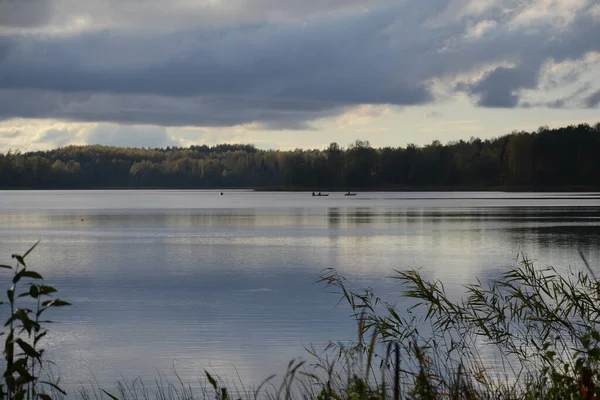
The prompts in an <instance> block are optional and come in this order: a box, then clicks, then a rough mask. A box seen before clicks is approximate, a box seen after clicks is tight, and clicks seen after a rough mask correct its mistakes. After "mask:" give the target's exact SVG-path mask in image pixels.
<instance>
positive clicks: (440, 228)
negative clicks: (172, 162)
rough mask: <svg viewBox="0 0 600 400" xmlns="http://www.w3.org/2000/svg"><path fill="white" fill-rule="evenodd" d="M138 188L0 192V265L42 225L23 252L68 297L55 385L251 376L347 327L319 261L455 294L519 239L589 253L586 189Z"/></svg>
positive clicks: (595, 213) (520, 247)
mask: <svg viewBox="0 0 600 400" xmlns="http://www.w3.org/2000/svg"><path fill="white" fill-rule="evenodd" d="M139 195H140V194H139V193H133V194H132V193H130V192H124V193H121V194H119V192H116V193H115V192H109V193H102V194H101V195H95V196H92V195H90V194H88V193H79V192H78V193H76V194H75V196H74V197H69V196H68V195H67V194H65V193H64V192H56V193H54V194H53V193H46V192H44V193H43V194H39V193H35V192H34V193H32V194H27V193H20V194H18V195H15V194H12V193H11V194H10V196H9V197H10V199H8V200H7V198H6V197H0V263H3V264H4V263H10V262H12V260H11V259H10V254H12V253H14V252H20V251H24V250H26V249H27V248H28V247H29V246H30V244H31V243H33V242H34V241H35V240H37V239H42V244H41V245H40V246H39V247H38V248H37V249H36V250H35V252H34V253H32V254H31V255H30V257H28V258H29V259H30V261H31V264H32V265H34V266H35V268H36V269H39V270H41V271H42V272H43V273H44V274H45V275H46V277H47V279H48V280H49V282H50V283H51V284H55V285H56V286H58V287H59V288H60V289H61V292H62V293H61V297H65V298H68V299H69V300H72V302H73V303H74V306H73V307H71V308H70V309H68V310H64V312H62V313H61V314H60V315H59V316H58V315H57V316H56V318H55V319H57V320H60V321H62V324H60V325H57V326H56V327H54V329H55V332H56V333H57V335H52V342H50V350H51V352H52V354H53V356H56V357H57V361H58V363H59V365H60V366H61V369H62V370H61V372H62V373H63V376H65V379H66V383H67V384H74V383H76V382H77V381H85V380H87V379H88V378H89V373H88V370H87V367H89V368H90V369H91V370H92V371H93V372H94V374H95V375H96V378H98V380H99V381H100V382H101V383H103V384H106V385H110V384H112V383H113V382H114V380H116V379H117V378H118V377H119V373H122V374H123V375H125V376H131V377H136V376H142V377H145V378H147V379H148V380H150V381H152V379H153V378H154V377H155V375H156V370H155V368H158V369H160V370H161V371H162V372H167V371H169V370H170V368H171V366H172V363H173V361H174V360H177V361H176V365H177V369H178V372H179V373H180V374H181V376H182V378H184V379H185V380H189V381H190V382H196V377H197V376H199V375H201V374H202V371H203V368H205V367H207V366H212V367H213V368H214V369H215V370H217V372H221V373H226V374H228V375H229V376H237V375H236V374H237V372H236V371H235V370H234V369H233V366H234V365H235V367H236V368H237V370H238V372H239V373H240V375H241V376H242V377H243V378H244V379H246V380H247V381H248V382H250V383H256V382H259V381H260V380H262V379H263V378H265V377H266V376H268V375H269V374H271V373H273V372H276V371H278V370H282V369H285V366H286V365H287V362H288V361H289V360H290V359H291V358H293V357H296V356H298V355H303V354H305V353H304V351H303V346H304V345H308V344H311V343H313V344H316V345H324V344H325V343H326V342H327V341H328V340H334V341H338V340H339V341H345V340H348V339H352V338H354V336H355V327H354V324H353V321H352V319H351V318H349V314H350V312H349V310H347V309H345V308H337V309H336V308H335V304H336V302H337V300H338V299H337V297H335V296H333V295H331V294H328V293H325V291H324V288H323V287H322V286H319V285H315V284H314V282H315V280H316V279H317V277H318V274H319V272H320V271H322V270H323V269H324V268H328V267H334V268H336V269H337V270H338V271H339V272H340V273H341V274H342V275H344V276H346V277H348V278H349V280H350V282H352V285H354V287H356V288H359V287H365V286H370V287H373V288H374V289H375V290H376V291H377V293H378V294H380V295H381V296H383V297H384V298H386V299H387V300H389V301H391V302H398V304H400V305H402V304H403V303H402V301H401V299H400V296H399V294H400V292H399V288H398V287H397V285H396V284H395V283H394V282H393V281H392V280H390V279H388V277H389V276H390V275H392V274H393V271H394V270H395V269H406V268H421V271H422V272H423V273H424V274H425V275H426V276H428V277H432V278H438V279H441V280H443V281H444V284H445V287H446V289H447V290H448V291H450V292H452V293H453V294H455V295H458V294H459V293H461V292H462V285H464V284H465V283H470V282H472V281H473V279H474V277H475V276H478V277H480V278H482V279H486V278H490V277H495V276H497V274H498V273H500V272H502V271H504V270H506V268H508V267H509V266H511V265H514V263H515V256H516V254H517V253H518V252H519V251H523V252H524V253H526V254H528V255H529V256H530V257H531V258H534V259H536V260H538V262H539V263H540V264H542V265H555V266H557V267H559V268H566V267H568V266H573V267H583V265H582V264H581V262H580V260H579V256H578V253H577V250H578V249H582V251H583V252H584V253H585V254H586V257H587V258H588V261H590V263H591V264H592V265H594V266H598V265H600V264H599V261H600V254H599V252H598V249H599V248H600V246H599V245H600V242H599V241H600V218H599V217H600V207H598V206H597V200H595V199H594V198H593V197H592V196H581V197H575V196H571V197H573V198H568V197H565V198H563V199H558V197H560V196H553V197H552V198H545V199H543V200H542V202H545V203H544V206H540V205H539V204H537V205H536V204H535V202H536V201H537V200H535V197H532V196H529V197H527V196H524V197H522V198H519V199H521V200H522V201H521V200H519V199H517V200H514V199H512V200H510V199H504V200H502V199H501V198H500V199H497V198H494V199H490V200H487V202H486V198H485V195H481V194H469V198H470V200H465V199H464V198H460V197H457V198H455V197H452V196H451V195H444V196H445V197H443V196H442V197H440V196H438V197H437V198H436V197H435V196H433V195H430V194H428V196H424V195H423V194H421V197H423V198H425V197H427V199H419V197H418V194H407V195H405V196H404V197H402V196H400V195H398V194H365V195H362V194H361V196H357V197H358V198H360V201H359V200H354V199H343V198H340V199H336V198H335V197H334V196H331V197H330V198H324V199H311V198H309V197H305V196H304V194H301V193H300V194H298V193H292V194H264V193H262V194H253V193H236V194H234V195H231V196H229V195H228V196H223V198H222V199H218V198H217V197H218V196H213V194H206V193H201V192H156V193H153V192H144V196H143V199H142V200H141V204H139V202H136V201H134V199H136V198H138V197H139ZM15 196H16V197H15ZM119 196H120V197H119ZM463 197H464V196H463ZM500 197H501V196H500ZM541 197H543V196H541ZM17 198H18V201H17ZM40 198H43V199H44V200H45V201H44V202H43V204H42V202H41V201H40ZM215 199H216V200H215ZM369 199H370V200H369ZM470 202H471V203H474V205H473V204H470ZM511 202H512V203H511ZM531 203H533V204H531ZM528 204H529V205H528ZM7 283H8V282H7V279H6V277H3V278H2V280H1V281H0V284H2V285H5V284H7Z"/></svg>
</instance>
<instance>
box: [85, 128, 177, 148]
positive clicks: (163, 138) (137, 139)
mask: <svg viewBox="0 0 600 400" xmlns="http://www.w3.org/2000/svg"><path fill="white" fill-rule="evenodd" d="M85 141H86V143H87V144H103V145H108V146H119V147H141V145H142V144H143V146H144V147H167V146H174V145H177V144H178V142H177V141H175V140H174V139H173V138H172V137H171V136H169V134H168V133H167V131H166V129H165V128H164V127H159V126H122V125H114V124H100V125H97V126H95V127H94V128H92V129H90V130H89V131H88V132H87V136H86V138H85Z"/></svg>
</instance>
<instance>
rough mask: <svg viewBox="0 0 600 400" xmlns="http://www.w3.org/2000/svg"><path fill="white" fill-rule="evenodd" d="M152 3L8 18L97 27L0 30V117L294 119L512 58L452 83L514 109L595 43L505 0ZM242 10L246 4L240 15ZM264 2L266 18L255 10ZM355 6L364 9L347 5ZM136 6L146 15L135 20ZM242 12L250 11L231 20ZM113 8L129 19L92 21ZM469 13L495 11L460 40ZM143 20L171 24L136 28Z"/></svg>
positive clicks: (57, 4)
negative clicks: (551, 69) (531, 18)
mask: <svg viewBox="0 0 600 400" xmlns="http://www.w3.org/2000/svg"><path fill="white" fill-rule="evenodd" d="M2 1H4V2H8V3H6V4H12V3H14V1H15V0H0V2H2ZM19 1H25V2H27V1H30V3H27V4H41V3H44V2H38V1H36V0H19ZM153 1H154V0H148V2H149V3H143V2H141V3H140V2H135V1H130V0H122V2H120V3H119V4H120V5H119V4H117V3H115V4H114V6H115V7H116V9H117V10H121V13H120V14H119V15H118V16H117V15H113V14H112V11H110V7H108V6H106V4H104V5H103V3H102V2H97V1H94V0H90V1H86V2H80V3H81V4H79V2H76V3H73V2H66V0H48V2H49V3H50V4H53V8H52V9H42V10H41V11H39V10H36V12H37V13H39V14H40V16H31V19H30V20H28V19H27V18H25V16H20V17H18V18H15V19H14V21H16V22H14V23H13V24H17V25H18V24H21V25H23V26H29V25H35V24H36V23H37V24H40V25H44V24H46V25H48V24H53V23H57V24H60V23H65V21H68V20H69V17H73V18H74V17H77V16H80V14H81V13H83V14H81V15H87V16H88V17H89V18H92V20H93V21H92V22H94V23H96V25H97V26H99V27H100V28H101V29H96V30H91V31H83V32H78V33H77V32H76V33H70V34H61V35H46V34H40V35H23V34H5V35H3V36H0V118H4V119H7V118H11V117H38V118H62V119H69V120H75V121H108V122H124V123H142V124H157V125H164V126H177V125H180V126H182V125H197V126H228V125H236V124H243V123H250V122H257V123H260V124H262V125H263V126H265V127H270V128H274V129H283V128H285V129H290V128H292V129H306V128H307V127H309V126H310V121H312V120H314V119H317V118H323V117H327V116H332V115H336V114H339V113H340V112H343V111H345V110H347V109H348V108H349V107H352V106H354V105H358V104H394V105H415V104H425V103H428V102H432V101H435V99H434V97H433V95H432V92H431V90H430V82H431V81H432V80H433V79H446V78H453V77H456V76H459V75H461V74H465V73H467V74H468V73H470V72H473V71H477V70H478V69H480V68H483V67H485V66H489V65H493V64H496V65H497V64H499V63H510V64H513V65H514V67H512V68H507V67H498V68H496V69H494V70H493V71H492V72H490V73H488V74H487V75H485V76H484V77H483V78H482V79H481V80H479V81H478V82H475V83H471V82H470V83H461V84H459V85H458V86H457V90H463V91H466V92H468V93H469V94H471V95H473V96H474V97H475V98H476V99H477V102H478V105H480V106H483V107H516V106H518V105H519V101H520V91H521V90H523V89H533V88H536V87H537V86H538V84H539V79H540V78H539V77H540V71H541V68H542V67H543V65H544V63H545V62H547V61H548V60H554V61H556V62H561V61H564V60H571V59H574V60H577V59H581V58H582V57H583V56H585V54H587V53H588V52H590V51H594V50H596V51H600V42H598V41H597V40H595V38H597V37H600V24H599V23H598V21H596V20H594V19H593V17H592V16H590V15H588V14H589V13H586V10H582V12H581V13H580V14H579V15H576V16H575V17H574V20H573V21H572V23H570V24H569V25H568V26H566V27H564V28H562V29H561V31H560V32H557V31H556V29H555V28H554V27H553V26H552V21H545V22H542V23H538V24H537V25H536V26H535V29H525V28H515V27H514V26H509V24H510V21H511V18H513V17H514V16H515V15H517V14H518V13H519V12H520V11H521V10H520V9H519V8H518V7H513V8H512V9H511V8H510V7H509V8H508V11H507V9H506V7H505V6H506V3H511V4H512V3H513V2H512V1H505V2H498V4H496V5H494V4H492V6H491V7H490V8H489V9H486V14H485V15H478V16H473V15H466V16H465V15H463V14H461V11H460V7H459V6H461V5H463V4H464V2H462V1H450V0H445V1H439V0H423V1H419V2H418V3H416V2H400V3H398V2H394V3H393V4H388V3H387V2H383V1H380V2H371V3H361V2H358V1H355V0H329V1H324V2H317V1H316V0H310V1H308V2H280V1H275V0H254V1H250V0H235V1H233V2H232V3H228V4H231V6H230V7H229V8H228V7H224V6H222V7H221V8H219V9H212V8H210V7H209V6H206V7H208V9H206V10H205V11H206V12H207V13H208V14H209V15H213V16H216V15H217V14H218V15H221V14H223V15H225V14H227V18H225V17H224V20H228V18H230V19H231V18H234V17H235V18H237V20H242V21H245V22H243V23H238V24H234V23H226V24H222V25H218V24H216V23H214V24H205V25H202V26H197V25H196V26H195V25H193V24H188V23H187V22H186V21H187V19H186V17H185V16H184V14H194V13H195V12H198V10H200V9H201V8H198V9H196V8H194V10H187V13H186V8H185V7H184V6H183V5H184V3H182V2H175V3H173V4H170V3H165V2H161V7H164V8H163V9H161V10H160V12H157V11H156V10H154V8H153V7H151V3H152V2H153ZM67 3H68V4H72V6H73V8H72V9H69V8H67V7H66V4H67ZM106 3H107V4H112V3H113V1H112V0H110V1H107V2H106ZM317 3H318V4H317ZM591 3H592V2H590V6H591ZM0 4H4V3H0ZM82 4H84V5H85V6H84V5H82ZM283 4H287V5H283ZM515 4H516V3H515ZM5 7H6V6H5ZM81 7H84V8H81ZM211 7H212V6H211ZM223 7H224V8H223ZM253 7H256V9H257V10H259V11H256V13H258V14H256V13H254V14H253V12H252V11H249V10H250V9H252V8H253ZM270 7H272V8H274V11H272V12H273V14H269V13H268V12H267V11H266V10H268V9H269V8H270ZM361 7H370V11H360V12H359V11H357V10H358V9H360V8H361ZM8 10H9V11H10V10H12V11H10V12H11V13H13V14H15V13H17V11H15V9H14V8H13V9H8ZM135 10H137V11H138V12H139V13H138V14H139V15H146V17H147V18H146V19H145V20H144V19H143V18H142V19H139V18H138V16H139V15H138V14H136V13H135V12H134V11H135ZM152 10H154V11H152ZM167 10H168V11H171V12H172V13H169V12H167ZM244 10H245V11H247V13H248V14H251V15H253V16H254V17H248V18H243V17H240V15H241V14H243V13H244ZM84 11H85V13H84ZM92 11H95V12H92ZM86 13H87V14H86ZM211 13H212V14H211ZM219 13H220V14H219ZM261 13H262V14H261ZM34 14H35V13H34ZM259 14H260V17H261V18H258V16H259ZM15 15H16V14H15ZM36 15H37V14H36ZM170 15H176V16H178V17H177V18H180V20H179V21H180V22H181V26H182V27H183V28H177V29H175V28H174V26H175V25H172V24H170V22H168V21H167V22H164V23H159V22H158V21H159V17H160V16H164V17H165V19H166V20H169V18H171V17H170ZM272 15H275V16H276V17H277V18H274V19H272V18H271V16H272ZM449 15H454V17H453V18H450V17H449ZM442 16H443V18H442ZM112 17H114V18H115V21H116V22H115V24H116V25H117V26H124V25H127V26H128V29H108V28H102V27H103V24H107V22H106V21H108V20H110V19H111V18H112ZM436 17H439V18H437V19H436ZM82 18H83V17H82ZM94 18H95V19H94ZM215 18H216V17H215ZM252 18H255V19H254V20H252ZM302 18H304V19H302ZM474 18H475V20H474ZM259 19H260V20H262V22H256V21H257V20H259ZM478 19H481V20H490V19H493V20H494V21H495V23H493V24H489V26H491V27H492V28H490V29H491V30H492V31H491V32H486V33H484V34H483V35H482V36H481V37H476V38H473V37H469V38H466V37H465V33H466V32H467V31H469V30H470V29H471V28H472V26H473V25H474V23H475V22H477V20H478ZM105 20H106V21H105ZM216 20H219V19H218V18H216ZM19 21H21V22H19ZM57 21H58V22H57ZM119 21H121V22H119ZM144 21H145V22H144ZM153 21H154V22H156V24H157V25H161V27H163V28H169V29H168V30H161V29H153V28H152V27H148V26H147V25H151V24H153V23H154V22H153ZM0 22H1V20H0ZM573 79H575V78H573ZM557 104H558V103H557Z"/></svg>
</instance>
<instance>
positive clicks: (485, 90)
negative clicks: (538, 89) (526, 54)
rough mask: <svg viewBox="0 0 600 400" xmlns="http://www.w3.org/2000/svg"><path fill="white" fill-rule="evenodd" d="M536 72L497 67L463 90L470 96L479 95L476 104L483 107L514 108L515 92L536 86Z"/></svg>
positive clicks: (516, 96) (516, 102) (516, 98)
mask: <svg viewBox="0 0 600 400" xmlns="http://www.w3.org/2000/svg"><path fill="white" fill-rule="evenodd" d="M537 79H538V71H537V70H534V69H528V68H505V67H498V68H496V69H494V70H493V71H492V72H490V73H489V74H487V75H486V76H485V77H484V78H483V79H481V80H480V81H478V82H477V83H475V84H473V85H466V86H465V88H466V90H467V91H468V92H469V93H470V94H474V95H479V100H478V101H477V104H478V105H480V106H483V107H516V106H517V104H518V102H519V96H518V94H517V91H518V90H520V89H523V88H533V87H535V86H536V84H537Z"/></svg>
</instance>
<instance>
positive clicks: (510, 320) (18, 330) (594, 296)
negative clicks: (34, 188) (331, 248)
mask: <svg viewBox="0 0 600 400" xmlns="http://www.w3.org/2000/svg"><path fill="white" fill-rule="evenodd" d="M33 247H35V245H34V246H33ZM33 247H32V248H31V249H30V250H29V251H27V252H26V253H25V254H24V255H13V258H14V259H15V260H16V265H15V266H14V267H10V266H2V268H5V269H10V270H11V271H12V273H13V279H12V286H11V288H9V289H8V291H7V297H8V302H7V303H3V304H4V306H6V307H9V309H10V317H9V319H8V320H7V321H6V324H5V326H4V335H5V336H6V340H5V342H4V351H3V357H4V362H3V364H2V365H1V367H2V378H1V380H0V390H1V392H0V398H6V399H34V398H41V399H43V400H49V399H51V398H62V397H64V392H63V391H62V390H61V389H60V387H59V386H58V382H57V381H56V380H45V381H44V380H43V377H44V376H48V370H47V369H46V368H47V365H48V363H49V362H48V361H47V360H45V359H43V349H41V348H40V343H41V341H42V340H43V338H44V336H45V335H46V333H47V332H46V329H45V328H44V324H46V323H47V322H49V321H42V320H41V319H40V317H41V316H42V314H43V313H44V312H45V311H46V310H47V309H49V308H52V307H59V306H63V305H68V303H66V302H64V301H62V300H59V299H57V298H53V297H51V295H53V293H55V292H56V289H54V288H52V287H50V286H47V285H43V284H41V283H40V282H42V279H43V278H42V277H41V275H39V274H38V273H36V272H34V271H31V270H29V269H27V267H26V264H25V257H26V256H27V255H28V254H29V253H30V251H31V250H33ZM582 259H583V262H584V264H585V265H586V267H587V272H581V271H580V272H575V271H568V272H566V273H559V272H557V271H556V270H555V269H554V268H543V269H539V268H537V267H535V266H534V265H533V263H532V262H530V261H529V260H528V259H526V258H523V259H522V260H521V262H520V264H519V265H518V266H517V267H515V268H512V269H510V270H508V271H507V272H505V273H503V274H502V275H500V276H499V277H498V278H497V279H494V280H492V281H490V282H488V283H482V282H480V281H476V282H475V283H474V284H472V285H469V286H466V287H465V293H464V295H463V297H462V298H461V299H460V300H459V301H451V300H450V299H449V297H448V295H447V293H446V292H445V289H444V286H443V284H442V282H440V281H432V280H427V279H425V278H424V277H423V276H422V274H421V273H420V272H419V271H415V270H409V271H396V273H395V275H394V276H393V279H395V280H397V282H398V285H399V286H400V288H401V289H402V296H403V297H404V298H406V299H408V300H410V301H411V306H410V307H408V309H402V310H400V309H398V308H397V307H396V306H395V305H393V304H391V303H388V302H385V301H384V300H382V299H380V298H378V297H376V296H375V294H374V293H373V292H372V291H371V290H362V291H353V290H351V289H350V288H349V284H348V282H347V281H346V280H345V279H344V278H343V277H341V276H339V275H338V274H337V273H336V272H335V271H334V270H326V271H324V272H323V274H322V275H321V277H320V280H319V281H320V282H322V283H324V284H326V285H327V287H328V288H333V289H334V290H335V291H336V292H337V293H339V295H340V296H341V298H342V300H343V301H344V302H345V303H347V304H348V305H349V306H350V307H351V309H352V311H353V315H354V317H355V318H356V321H357V327H358V338H357V341H356V342H355V343H353V344H352V345H349V346H343V345H339V344H335V343H330V344H329V345H328V346H327V347H326V348H325V349H324V350H323V351H317V350H316V349H314V348H310V349H307V353H308V357H307V358H308V362H306V363H305V362H304V361H293V362H291V363H290V364H289V366H288V369H287V371H286V373H285V374H283V376H282V377H280V378H279V382H278V383H277V384H274V382H275V380H274V379H273V378H274V376H271V377H269V378H267V379H265V381H263V382H262V383H261V384H260V385H258V386H256V387H252V386H246V385H244V384H243V382H240V383H239V384H232V383H231V382H230V381H226V380H224V379H221V378H219V377H216V376H213V375H212V374H210V373H209V372H205V376H203V377H201V378H200V389H193V388H192V386H191V385H189V384H186V383H184V382H182V381H181V380H180V379H178V378H176V380H175V383H174V382H171V381H168V380H166V379H163V377H162V376H159V378H158V379H156V380H155V382H153V383H152V384H150V385H146V383H144V382H143V381H142V380H141V379H134V380H131V381H127V382H126V381H122V382H119V383H118V384H117V390H116V391H115V392H114V393H109V392H107V391H105V390H103V388H100V387H99V386H98V385H89V386H87V387H82V388H81V389H80V390H79V391H78V392H77V393H74V395H75V397H78V398H81V399H86V400H87V399H113V400H114V399H119V400H125V399H160V400H167V399H169V400H170V399H177V400H179V399H196V398H198V399H218V400H229V399H238V398H239V399H258V398H266V399H286V400H287V399H319V400H326V399H335V400H340V399H352V400H377V399H381V400H383V399H585V400H587V399H597V398H598V397H599V396H600V389H599V388H598V381H599V379H600V347H599V342H600V332H599V322H600V306H599V304H600V282H599V281H598V280H597V279H596V277H595V276H594V274H593V271H592V270H591V268H590V267H589V265H588V264H587V262H586V261H585V259H584V258H583V256H582ZM17 285H19V286H18V287H22V286H26V289H24V290H23V292H22V293H20V294H19V295H16V293H17ZM21 300H23V301H25V305H24V306H17V301H21ZM27 307H30V308H27Z"/></svg>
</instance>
